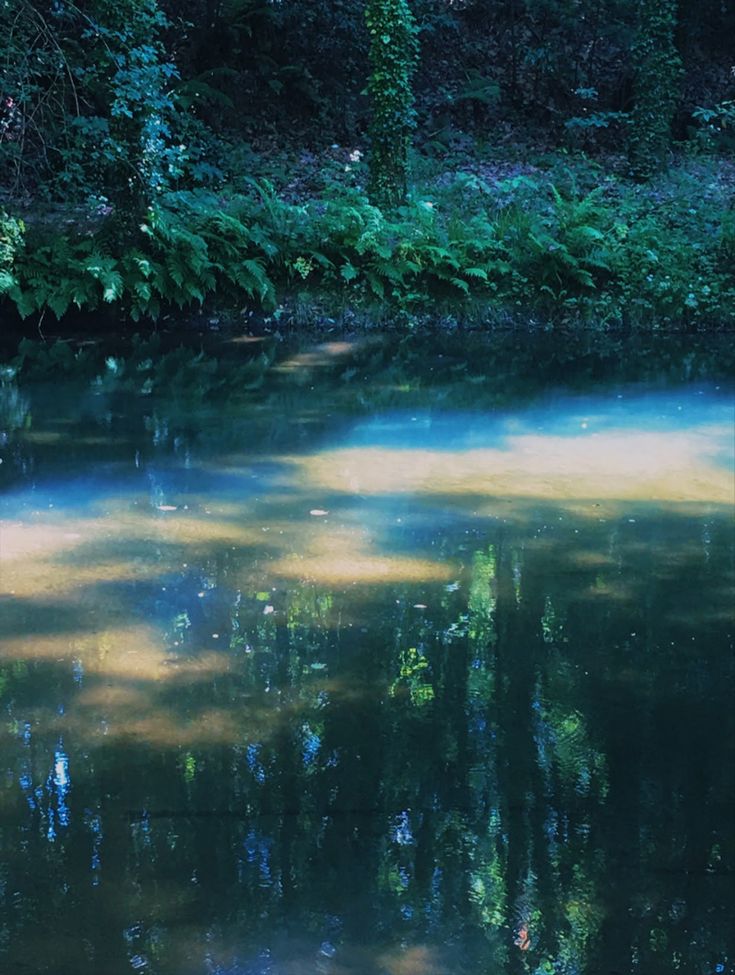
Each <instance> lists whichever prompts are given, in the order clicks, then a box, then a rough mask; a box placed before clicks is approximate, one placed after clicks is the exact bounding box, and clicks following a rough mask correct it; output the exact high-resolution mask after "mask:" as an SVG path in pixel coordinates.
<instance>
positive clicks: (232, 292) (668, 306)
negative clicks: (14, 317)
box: [0, 147, 735, 330]
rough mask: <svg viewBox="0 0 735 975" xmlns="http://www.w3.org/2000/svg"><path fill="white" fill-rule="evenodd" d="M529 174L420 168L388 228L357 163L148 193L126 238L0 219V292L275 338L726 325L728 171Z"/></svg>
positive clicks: (523, 168) (313, 161)
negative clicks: (211, 318) (315, 329)
mask: <svg viewBox="0 0 735 975" xmlns="http://www.w3.org/2000/svg"><path fill="white" fill-rule="evenodd" d="M533 159H534V162H533V164H530V163H527V162H524V161H523V160H522V159H519V158H518V157H516V158H515V159H508V160H505V161H502V162H498V161H497V159H491V158H483V154H482V153H481V152H477V151H476V150H473V152H472V153H467V154H466V155H464V156H463V155H461V154H460V155H458V156H455V157H453V158H452V159H451V160H448V161H447V160H444V161H442V162H440V161H439V160H437V159H435V158H434V159H432V158H430V157H428V156H423V157H419V158H417V159H416V160H415V164H414V172H415V176H416V180H415V185H414V189H413V193H412V196H411V199H410V201H409V203H408V204H407V205H406V206H404V207H402V208H400V209H398V210H396V211H394V212H391V213H386V212H381V210H379V209H378V208H376V207H375V206H372V205H370V203H369V202H368V201H367V197H366V195H365V192H364V179H365V173H364V169H363V165H364V164H363V162H362V160H361V158H360V153H359V152H358V151H355V150H349V149H345V148H340V147H333V148H332V149H331V150H329V151H328V152H327V153H325V154H324V156H323V157H321V158H316V157H313V156H312V157H309V158H306V159H304V158H300V159H296V158H293V159H289V158H288V156H286V155H281V156H280V157H278V158H277V159H274V158H270V159H268V160H266V161H261V165H260V166H259V171H260V172H262V173H265V174H266V175H264V176H262V177H261V178H259V179H254V178H250V177H247V178H240V179H233V180H231V181H230V182H229V183H228V185H227V186H226V187H224V188H222V189H221V190H218V191H217V192H213V191H204V190H201V191H196V192H191V191H186V192H184V191H182V192H169V193H166V194H164V195H161V197H160V198H159V200H158V201H157V203H156V206H155V207H154V208H152V209H150V210H149V211H148V212H147V213H146V214H144V215H143V216H142V217H141V220H140V224H139V227H138V228H137V229H136V230H135V231H134V232H132V233H130V232H129V233H128V234H127V235H126V236H121V234H120V232H119V227H118V224H117V222H116V220H115V214H114V213H113V214H112V215H108V214H106V213H100V212H97V213H94V212H90V213H89V214H86V215H84V218H83V219H82V218H80V216H79V214H76V215H72V216H71V217H68V216H67V218H66V223H64V224H62V226H59V223H58V222H55V221H53V220H49V219H48V218H47V219H39V215H38V214H37V213H33V212H31V213H30V214H28V215H25V217H24V218H23V219H19V218H18V217H16V216H15V215H13V216H9V215H5V216H4V217H3V218H2V224H1V225H0V292H2V294H3V301H4V304H5V307H6V309H8V308H11V309H12V308H13V307H14V308H15V309H16V310H17V312H18V313H19V314H20V316H21V317H23V318H28V319H33V318H37V317H38V316H40V315H45V314H53V315H55V316H56V317H57V318H63V316H65V315H66V314H67V313H68V312H69V311H71V310H74V309H80V310H83V311H95V310H97V309H100V308H102V307H104V306H109V307H111V308H114V309H116V310H118V311H119V312H120V314H122V315H125V316H129V317H131V318H132V319H133V320H135V321H138V320H140V319H143V318H150V319H156V318H158V317H159V316H160V315H161V314H162V313H164V312H165V311H166V310H169V309H171V308H191V309H197V308H199V307H202V306H203V307H204V308H205V309H206V310H207V312H208V313H209V312H212V313H216V312H217V310H222V311H224V312H225V313H228V314H232V313H236V314H242V315H247V314H249V313H252V312H253V310H257V312H258V313H262V314H263V315H264V316H266V317H268V318H271V319H272V320H275V321H278V320H279V318H280V317H281V316H283V315H284V314H289V315H293V314H294V309H298V308H299V307H300V308H302V309H306V311H304V314H308V313H309V311H308V310H309V309H311V310H312V312H313V313H315V312H314V310H315V309H317V310H319V312H320V313H323V314H333V315H335V316H336V317H339V318H343V317H344V316H345V315H346V316H347V317H348V318H349V317H350V316H352V318H354V319H355V320H369V319H370V317H371V316H372V315H374V314H378V315H379V317H381V318H382V319H383V320H384V319H385V318H386V317H389V318H392V319H396V320H400V321H402V322H404V323H407V324H409V325H411V324H417V323H420V322H421V321H422V320H423V319H424V318H425V317H426V316H441V315H446V316H448V317H449V318H451V319H453V320H457V321H467V320H474V321H498V320H519V319H523V318H525V319H528V318H530V319H535V320H538V321H543V322H548V323H552V324H567V325H569V324H574V325H577V324H582V325H592V326H595V327H599V328H606V327H614V326H617V325H621V324H622V325H633V326H639V325H640V326H645V327H678V328H681V327H683V328H695V329H718V330H719V329H729V328H732V327H733V326H735V211H734V210H733V209H732V200H733V198H734V196H735V165H733V163H732V162H728V161H723V160H722V159H715V158H709V157H706V156H699V157H683V158H682V159H680V160H679V161H678V163H677V164H676V165H675V166H673V167H672V168H671V169H670V170H669V172H668V173H667V174H666V175H664V176H661V177H659V178H657V179H654V180H652V181H650V182H648V183H646V184H640V183H635V182H633V181H630V180H629V179H627V178H626V177H625V176H624V175H622V173H623V166H622V164H621V166H620V167H619V171H618V172H616V166H615V160H612V161H611V160H609V159H608V160H606V162H605V165H604V167H603V166H602V165H600V164H599V163H596V162H594V161H591V160H589V159H588V158H586V157H585V156H583V155H570V154H563V153H556V154H549V155H543V154H541V153H534V154H533ZM295 173H297V174H298V177H295V176H294V174H295Z"/></svg>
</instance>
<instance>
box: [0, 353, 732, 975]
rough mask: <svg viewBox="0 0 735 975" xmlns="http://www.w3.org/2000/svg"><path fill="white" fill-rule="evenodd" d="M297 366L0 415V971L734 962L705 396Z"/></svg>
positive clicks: (455, 972)
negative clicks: (247, 381)
mask: <svg viewBox="0 0 735 975" xmlns="http://www.w3.org/2000/svg"><path fill="white" fill-rule="evenodd" d="M347 353H348V350H343V349H341V348H340V349H338V350H337V353H335V356H336V358H337V359H339V358H340V357H341V356H342V355H343V354H345V355H346V354H347ZM330 357H332V358H334V356H331V352H330V350H329V349H326V351H325V350H324V349H321V350H316V353H315V354H314V355H310V356H306V357H301V358H299V357H292V359H291V360H289V361H288V363H287V366H288V368H287V369H286V370H283V371H281V372H280V373H279V377H278V379H277V380H276V381H275V382H276V386H277V390H276V392H274V393H273V395H272V398H271V397H270V394H268V393H267V391H266V392H263V393H262V394H259V396H258V397H254V398H253V399H252V402H249V403H247V402H246V403H240V404H239V405H238V407H237V409H234V408H233V409H229V408H228V406H227V404H224V405H223V410H222V411H221V412H220V414H219V415H218V416H217V417H216V418H213V416H212V414H211V412H210V411H208V410H206V409H201V410H197V411H190V412H189V413H188V414H187V415H186V417H185V420H182V419H181V416H180V415H177V413H176V409H175V406H174V405H171V404H167V401H166V400H165V399H164V400H163V401H161V402H158V403H157V404H156V421H155V423H152V422H151V420H150V417H151V415H152V414H151V413H150V411H149V407H148V405H147V404H143V405H142V406H141V402H140V400H139V397H137V396H135V395H131V396H128V397H127V398H126V397H123V398H122V399H121V400H120V401H119V402H118V403H117V407H116V409H115V410H113V411H112V413H111V412H110V402H109V400H106V399H105V398H104V397H102V398H101V399H100V400H99V404H98V405H99V411H98V412H97V413H96V412H95V410H94V409H91V408H90V406H89V403H88V402H87V401H84V400H82V401H80V399H79V397H78V395H77V396H74V397H72V398H71V400H70V402H69V404H68V406H66V407H65V409H64V411H62V414H63V415H62V416H61V417H59V416H58V415H56V412H54V413H53V414H44V411H43V407H42V404H41V405H40V406H38V404H37V409H36V410H35V412H34V413H33V417H34V419H33V423H34V424H37V426H36V427H35V428H32V429H30V430H26V431H25V432H24V430H23V429H22V424H21V425H20V426H18V425H16V426H15V427H13V428H12V429H11V430H10V432H9V433H8V441H7V452H6V453H5V454H4V455H3V459H4V460H5V462H6V463H7V464H10V465H13V469H14V471H15V475H14V479H13V480H12V481H11V482H8V488H7V490H6V492H5V494H4V496H3V497H2V500H1V501H0V505H1V506H2V517H3V524H2V529H1V530H2V535H1V536H0V546H1V547H0V555H1V556H2V563H1V564H2V572H1V573H0V586H1V587H2V593H3V595H2V600H3V602H2V617H1V618H0V635H1V636H2V660H1V662H0V700H1V701H2V707H3V714H4V716H5V720H4V722H3V724H2V727H1V728H0V743H1V745H0V747H1V751H0V755H2V765H1V766H0V767H1V768H2V771H3V776H2V779H0V782H1V783H2V785H1V788H0V822H1V824H2V828H1V829H0V898H2V903H3V911H2V915H1V917H0V970H5V969H7V970H8V971H13V972H15V971H17V972H24V971H26V972H30V973H42V972H49V973H54V975H65V973H69V975H71V973H74V975H84V973H98V972H104V973H105V975H117V973H118V972H119V973H123V972H130V971H141V972H150V973H160V975H189V973H191V975H201V973H219V975H243V973H249V975H255V973H269V975H285V973H293V975H296V973H298V975H307V973H309V975H311V973H314V972H320V973H325V975H337V973H355V975H358V973H359V975H386V973H388V975H409V973H410V975H429V973H437V975H438V973H441V975H450V973H451V975H463V973H467V975H469V973H473V975H474V973H476V972H478V971H487V972H498V973H508V975H513V973H520V972H534V973H549V975H550V973H559V975H573V973H579V972H594V971H601V972H602V971H604V972H614V971H618V972H641V973H644V972H645V973H646V975H648V973H654V975H655V973H657V972H661V973H662V975H663V973H666V975H669V973H671V972H677V971H681V972H702V973H709V972H715V971H718V970H721V971H731V970H732V964H733V946H732V943H731V932H730V927H729V924H728V921H729V903H730V897H731V892H732V871H733V864H734V861H735V850H734V849H733V847H734V845H735V842H734V838H733V833H732V821H733V812H734V811H735V803H734V799H733V783H732V774H731V770H732V767H733V761H734V760H735V726H734V725H735V722H734V718H733V711H732V688H733V677H734V675H733V655H732V612H731V606H732V603H731V597H732V582H733V579H732V565H733V551H734V548H735V546H734V540H733V530H732V523H731V503H732V500H733V498H732V490H733V479H732V477H733V475H732V414H731V407H730V405H729V403H728V402H727V401H726V400H725V399H724V398H723V397H722V395H721V394H719V393H717V391H715V390H709V392H707V391H704V392H701V390H700V388H687V389H683V388H678V389H676V390H675V391H674V392H668V393H661V392H659V393H656V394H655V395H654V394H651V393H649V392H646V391H645V390H641V389H635V390H634V389H629V388H624V390H623V392H622V393H621V391H620V388H619V387H616V388H615V389H613V390H605V389H602V390H600V391H599V392H598V394H596V395H595V396H587V397H586V398H585V399H580V397H578V396H577V397H575V398H571V399H570V398H569V397H568V396H567V395H563V396H562V395H556V396H553V397H547V399H546V400H545V401H544V402H542V403H539V402H538V400H537V401H536V402H535V403H532V404H529V405H520V406H517V407H516V408H515V409H514V410H509V409H507V408H503V409H502V410H501V409H500V408H499V407H497V405H496V406H495V407H493V408H487V409H484V410H479V409H477V410H475V411H474V412H468V411H467V409H466V404H464V403H463V404H462V409H458V410H453V409H452V400H451V395H450V394H447V395H445V396H444V399H443V401H442V402H443V405H442V408H441V410H438V409H437V408H436V404H433V405H431V408H426V406H424V407H423V408H420V407H421V404H412V406H411V408H410V409H407V410H403V411H401V410H396V409H394V408H392V409H390V410H384V409H382V407H381V409H379V410H375V409H372V408H369V409H367V410H364V411H363V413H362V414H360V413H359V411H358V412H357V413H356V412H355V408H354V404H355V399H356V398H358V399H359V397H360V396H364V395H366V393H365V387H364V386H363V387H360V388H358V387H357V386H355V385H354V383H355V380H354V378H352V377H350V378H349V381H348V383H347V387H346V386H345V383H337V384H336V385H334V384H333V385H329V383H327V381H326V380H325V381H324V385H322V386H321V387H319V388H318V389H317V390H316V391H315V394H316V395H318V396H319V397H320V398H321V408H322V413H323V414H327V413H330V414H331V417H330V418H329V419H327V418H325V416H322V418H321V420H320V421H319V422H315V423H313V424H312V423H311V421H310V423H309V424H308V425H307V427H308V429H309V430H310V431H311V432H310V433H309V434H308V435H307V436H306V437H305V438H304V437H303V436H302V433H301V432H299V433H298V434H295V433H293V432H292V433H290V434H288V433H285V434H284V433H283V431H282V428H281V425H280V424H281V420H280V413H281V411H282V408H283V402H284V397H285V400H286V401H287V402H289V403H292V404H293V403H294V402H295V401H294V400H293V399H292V387H291V386H290V385H289V383H290V382H291V381H292V377H298V382H299V384H300V383H302V376H303V374H304V370H312V375H315V373H316V371H317V369H325V368H327V365H325V362H328V361H329V359H330ZM340 368H341V367H340ZM375 378H376V382H379V381H380V378H381V377H380V374H378V375H376V377H375ZM293 381H295V379H294V380H293ZM278 384H281V385H280V386H279V385H278ZM283 384H285V385H283ZM317 385H318V384H317ZM302 388H303V387H302V386H301V385H299V389H302ZM346 388H347V389H348V393H346V392H345V390H346ZM475 388H477V387H475ZM700 393H701V394H700ZM22 395H23V397H25V399H24V400H23V402H25V403H28V402H31V401H32V400H33V397H34V395H35V391H34V389H33V388H29V389H27V390H26V391H25V392H24V393H23V394H22ZM39 395H40V393H39ZM620 396H622V399H621V398H619V397H620ZM29 397H30V400H29ZM447 397H448V398H447ZM13 402H20V401H19V400H13ZM61 402H63V390H57V393H56V397H55V411H57V410H58V407H59V404H60V403H61ZM80 402H81V403H82V405H81V406H80ZM350 404H351V405H350ZM679 406H681V407H682V409H681V410H680V409H678V407H679ZM123 407H124V408H123ZM169 407H170V409H169ZM294 409H295V411H296V413H295V416H294V418H293V419H294V424H295V425H298V424H297V421H298V419H299V417H300V416H302V415H306V416H310V417H313V416H314V415H316V414H317V413H318V411H317V410H316V409H315V402H314V400H311V399H309V397H308V396H306V395H305V402H304V403H303V414H302V413H300V412H299V408H298V405H295V406H294ZM269 411H270V412H272V413H273V414H278V415H279V416H278V417H275V418H274V419H273V421H272V422H271V420H270V419H269ZM45 416H48V421H47V422H48V427H47V426H46V425H45V424H46V420H45ZM177 416H178V418H177ZM146 417H147V418H148V419H146ZM215 419H216V422H215ZM24 422H25V421H24ZM583 424H586V426H583ZM102 427H104V428H105V429H106V430H107V439H106V440H105V441H104V444H102V442H101V440H100V439H99V438H98V436H97V434H98V432H99V429H100V428H102ZM274 427H275V429H276V431H277V433H276V435H275V443H274V433H273V430H274ZM48 430H51V432H56V433H58V435H59V436H58V438H54V437H50V438H49V437H46V436H45V433H46V432H47V431H48ZM80 434H82V435H80ZM282 437H285V439H286V441H287V442H286V443H284V444H283V449H281V447H280V446H279V443H280V440H281V438H282Z"/></svg>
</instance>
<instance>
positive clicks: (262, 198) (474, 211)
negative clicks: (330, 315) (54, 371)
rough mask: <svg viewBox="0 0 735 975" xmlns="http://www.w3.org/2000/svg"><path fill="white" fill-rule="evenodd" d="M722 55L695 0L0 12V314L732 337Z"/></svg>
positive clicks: (35, 2) (729, 83) (721, 28)
mask: <svg viewBox="0 0 735 975" xmlns="http://www.w3.org/2000/svg"><path fill="white" fill-rule="evenodd" d="M733 30H735V13H734V12H733V11H732V10H730V8H729V7H728V6H727V5H721V4H719V3H717V2H715V0H704V2H702V3H700V4H697V5H695V4H694V3H693V2H691V0H685V2H683V3H680V4H678V5H677V4H673V3H671V2H670V0H646V2H645V3H640V4H633V3H631V2H630V0H600V3H599V4H597V5H596V6H595V8H594V10H592V9H591V8H588V6H587V5H583V4H579V3H577V2H574V0H522V2H519V0H509V2H508V3H490V2H488V0H462V2H458V3H451V4H449V3H446V2H443V0H414V2H413V3H411V4H410V6H409V4H408V2H407V0H370V2H367V3H365V4H354V3H348V2H342V0H336V2H334V3H329V4H313V3H306V2H305V0H289V2H288V3H274V2H271V0H195V2H193V3H187V4H183V3H182V2H181V0H119V2H115V3H112V2H111V0H90V2H89V3H87V4H85V5H84V6H83V7H81V6H78V5H76V4H74V3H70V2H66V0H16V2H12V3H11V2H7V0H6V2H4V3H0V37H1V38H2V40H1V41H0V60H1V63H2V64H3V68H4V70H3V74H2V83H1V85H0V89H1V90H0V205H1V206H2V209H0V294H3V295H5V296H6V303H7V301H8V300H9V301H10V302H12V303H13V304H14V305H15V307H16V309H17V310H18V312H19V313H20V314H21V315H22V316H29V315H33V314H37V313H41V314H43V313H44V312H45V310H46V309H49V310H50V311H52V312H53V313H55V314H56V315H57V316H61V315H63V314H64V313H65V312H66V311H67V310H68V309H70V308H74V307H77V308H80V309H93V308H96V307H98V306H100V305H103V304H105V303H108V304H111V305H115V306H117V307H120V309H121V310H123V311H124V312H125V313H127V314H131V315H133V316H134V317H139V316H141V315H144V316H156V315H157V314H159V313H160V311H161V309H162V308H163V306H165V305H166V304H170V303H173V304H176V305H180V306H184V305H188V304H192V303H194V304H196V305H199V304H202V303H203V302H205V301H207V300H210V298H209V296H211V295H212V294H213V293H215V292H216V293H217V294H218V295H219V298H218V299H217V300H218V302H219V304H220V306H227V307H230V308H239V307H241V306H242V305H243V303H244V302H247V303H250V304H251V305H260V306H262V307H263V308H264V309H265V310H266V312H269V313H273V312H275V313H279V309H282V308H283V307H285V308H287V309H288V308H290V307H291V306H292V305H293V303H294V302H303V300H304V297H305V296H309V297H311V298H313V297H315V296H320V298H323V296H324V295H331V299H325V300H331V302H332V305H333V306H334V309H335V311H338V310H339V309H340V308H342V307H346V306H349V307H351V308H354V309H356V310H358V311H359V310H360V309H364V310H368V309H373V308H374V306H375V305H376V304H378V303H380V304H381V305H384V306H386V307H390V308H391V309H393V311H394V312H397V313H399V314H401V315H403V316H404V317H408V318H411V319H412V320H415V316H416V315H418V314H423V313H426V312H428V311H429V310H430V309H432V308H435V307H436V303H437V301H439V302H443V303H444V305H445V307H446V308H451V309H453V311H452V313H453V314H454V315H455V317H457V318H462V317H467V316H473V315H474V316H477V317H482V316H486V315H488V314H490V316H491V317H497V316H507V315H509V314H511V315H519V314H529V313H531V314H538V315H543V316H544V317H545V318H549V319H552V320H558V319H562V320H571V319H577V320H586V321H595V322H602V323H614V322H630V321H633V322H652V321H656V322H659V323H661V322H663V323H666V322H676V323H684V324H694V325H704V324H708V325H711V324H717V325H723V324H727V323H729V322H731V321H732V315H733V307H735V303H733V293H734V292H735V283H734V275H735V271H734V270H733V251H734V250H735V245H734V244H733V234H734V233H735V231H734V229H733V225H734V222H735V221H734V219H733V213H732V205H733V185H734V184H735V176H734V174H733V168H732V162H731V158H728V157H731V155H732V151H733V148H734V146H735V143H734V142H733V132H734V131H735V109H733V95H735V75H733V68H732V64H731V61H732V57H731V51H730V50H729V49H728V46H727V42H726V38H727V36H728V31H729V32H730V34H729V36H732V31H733ZM412 142H413V148H411V143H412ZM620 147H627V154H622V153H620V152H619V150H620ZM409 163H411V170H409ZM631 176H632V177H634V179H633V180H632V181H630V177H631ZM641 181H643V182H642V183H641Z"/></svg>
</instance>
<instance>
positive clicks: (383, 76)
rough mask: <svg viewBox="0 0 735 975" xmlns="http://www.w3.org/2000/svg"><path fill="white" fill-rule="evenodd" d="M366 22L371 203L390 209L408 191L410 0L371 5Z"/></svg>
mask: <svg viewBox="0 0 735 975" xmlns="http://www.w3.org/2000/svg"><path fill="white" fill-rule="evenodd" d="M366 22H367V27H368V31H369V32H370V66H371V73H370V78H369V80H368V94H369V95H370V99H371V104H372V121H371V126H370V137H371V142H372V149H371V154H370V181H369V187H368V188H369V193H370V198H371V200H372V202H374V203H376V204H378V205H379V206H383V207H389V208H390V207H393V206H397V205H398V204H400V203H401V202H402V201H403V200H404V199H405V197H406V192H407V187H408V149H409V145H410V141H411V132H412V130H413V127H414V109H413V89H412V86H411V81H412V78H413V73H414V70H415V68H416V61H417V57H418V42H417V36H416V35H417V29H416V23H415V21H414V18H413V14H412V13H411V9H410V7H409V5H408V2H407V0H368V3H367V8H366Z"/></svg>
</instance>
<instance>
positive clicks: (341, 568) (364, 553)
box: [268, 523, 452, 585]
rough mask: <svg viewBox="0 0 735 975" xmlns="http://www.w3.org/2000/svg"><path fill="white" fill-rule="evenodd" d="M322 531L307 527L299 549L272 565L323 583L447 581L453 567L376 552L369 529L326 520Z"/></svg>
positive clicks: (272, 569)
mask: <svg viewBox="0 0 735 975" xmlns="http://www.w3.org/2000/svg"><path fill="white" fill-rule="evenodd" d="M321 527H322V528H323V530H322V531H320V532H314V531H311V532H309V531H304V532H303V533H302V534H301V535H300V536H299V539H300V542H301V544H300V546H299V550H298V552H295V553H292V554H290V555H286V556H283V557H282V558H278V559H276V560H274V561H272V562H270V563H269V565H268V571H269V573H271V574H273V575H275V576H281V577H282V578H284V579H308V580H310V581H314V582H317V583H321V584H323V585H345V584H350V583H353V582H354V583H392V582H432V581H446V580H447V579H449V578H450V576H451V571H452V570H451V567H450V566H447V565H443V564H442V563H438V562H432V561H430V560H428V559H421V558H410V557H408V556H399V555H383V554H379V553H378V552H376V551H375V550H374V549H373V547H372V545H371V540H370V536H369V533H368V532H366V531H365V530H360V529H350V528H348V527H345V526H336V525H334V526H333V525H328V524H326V523H322V525H321Z"/></svg>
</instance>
